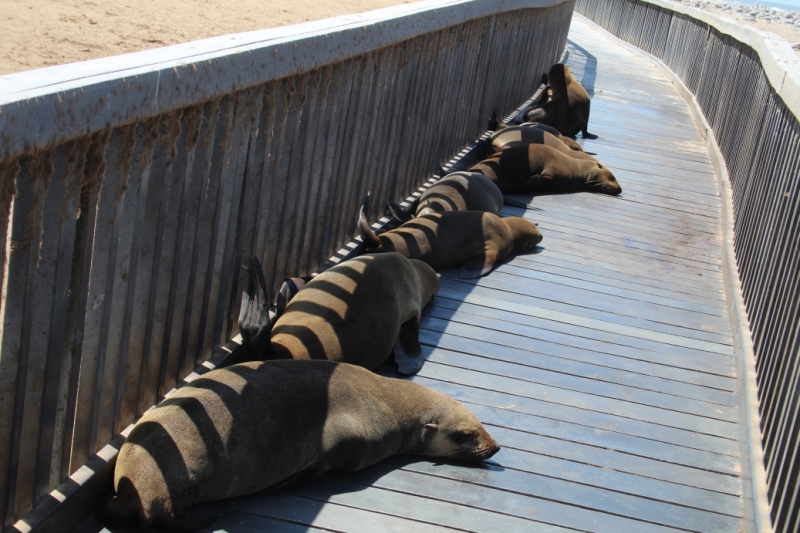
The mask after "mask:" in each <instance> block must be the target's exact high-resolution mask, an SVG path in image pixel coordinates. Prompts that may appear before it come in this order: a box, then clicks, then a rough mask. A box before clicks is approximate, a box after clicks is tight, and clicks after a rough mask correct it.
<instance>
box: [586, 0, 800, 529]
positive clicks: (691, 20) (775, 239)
mask: <svg viewBox="0 0 800 533" xmlns="http://www.w3.org/2000/svg"><path fill="white" fill-rule="evenodd" d="M659 4H660V5H659ZM576 9H577V10H578V11H579V12H580V13H582V14H584V15H586V16H587V17H589V18H590V19H591V20H594V21H595V22H597V23H598V24H600V25H601V26H603V27H604V28H606V29H607V30H609V31H610V32H611V33H613V34H614V35H616V36H618V37H620V38H621V39H623V40H625V41H628V42H630V43H631V44H633V45H635V46H637V47H639V48H641V49H643V50H645V51H646V52H648V53H650V54H652V55H654V56H655V57H657V58H658V59H660V60H661V61H663V62H664V63H665V64H666V66H667V67H669V69H671V70H672V71H673V72H674V73H675V74H677V75H678V77H679V78H680V79H681V80H682V81H683V83H684V84H685V85H686V87H687V88H688V89H689V90H690V91H691V92H692V93H693V94H694V95H695V98H696V100H697V103H698V105H699V106H700V108H701V109H702V112H703V114H704V115H705V117H706V120H707V121H708V123H709V125H710V126H711V128H712V129H713V131H714V135H715V138H716V141H717V143H718V146H719V149H720V151H721V153H722V154H723V157H724V159H725V164H726V166H727V169H728V174H729V177H730V181H731V187H732V199H733V206H734V213H735V217H734V235H733V239H734V245H735V252H736V259H737V262H738V266H739V275H740V279H741V285H742V292H743V296H744V301H745V304H746V307H747V314H748V317H749V321H750V326H751V333H752V338H753V348H754V353H755V368H756V380H757V383H758V398H759V411H760V418H761V430H762V434H763V448H764V458H765V463H766V464H765V467H766V475H767V490H768V495H769V499H770V507H771V518H772V524H773V526H774V528H775V531H778V532H781V533H795V532H797V531H800V451H799V450H800V415H799V413H800V164H798V161H800V123H799V122H798V116H797V115H796V114H795V113H796V112H797V107H796V104H797V99H798V98H800V94H797V91H796V86H793V85H792V86H787V85H789V84H787V83H783V84H780V85H779V86H778V87H777V89H776V87H775V82H776V80H780V79H781V78H780V76H779V75H776V74H775V72H774V71H773V73H772V74H770V72H768V71H767V70H768V69H769V68H771V67H774V65H772V66H770V65H766V66H765V65H764V63H765V60H764V57H763V56H762V54H760V53H759V51H757V50H755V49H754V48H753V47H752V46H751V45H752V44H754V43H753V41H754V40H757V39H758V38H760V37H759V36H756V37H755V38H753V39H750V40H749V42H748V41H745V42H743V41H742V40H740V39H739V38H734V36H732V35H731V34H729V33H725V32H721V31H720V30H719V29H718V28H717V27H716V26H715V25H714V24H710V23H709V22H708V21H707V20H699V19H698V18H695V17H694V16H690V14H687V13H681V12H677V10H678V9H680V8H679V7H678V6H676V8H675V9H674V10H673V9H671V8H669V7H667V6H666V5H665V2H655V1H654V2H649V1H640V0H578V2H577V5H576ZM683 11H688V10H686V9H685V8H684V9H683ZM702 18H705V19H710V18H711V17H710V16H708V15H704V16H703V17H702ZM741 33H745V32H744V31H742V32H741ZM752 33H754V34H755V33H757V32H752ZM756 44H758V43H756ZM762 48H763V47H762ZM768 60H769V59H768ZM793 75H796V73H792V72H788V73H786V74H785V76H787V77H788V76H793ZM790 81H793V80H790ZM785 100H788V102H787V101H785ZM793 110H794V112H793Z"/></svg>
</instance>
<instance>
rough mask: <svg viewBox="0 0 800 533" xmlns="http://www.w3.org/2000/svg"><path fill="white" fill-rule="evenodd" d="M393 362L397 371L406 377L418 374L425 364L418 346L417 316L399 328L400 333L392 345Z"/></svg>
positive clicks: (420, 348) (420, 347)
mask: <svg viewBox="0 0 800 533" xmlns="http://www.w3.org/2000/svg"><path fill="white" fill-rule="evenodd" d="M394 362H395V363H397V371H398V372H400V373H401V374H403V375H406V376H411V375H414V374H416V373H417V372H419V370H420V369H421V368H422V365H423V363H425V359H424V358H423V357H422V346H420V345H419V317H418V316H415V317H414V318H412V319H411V320H408V321H407V322H405V323H403V324H402V325H401V326H400V333H399V334H398V335H397V342H395V344H394Z"/></svg>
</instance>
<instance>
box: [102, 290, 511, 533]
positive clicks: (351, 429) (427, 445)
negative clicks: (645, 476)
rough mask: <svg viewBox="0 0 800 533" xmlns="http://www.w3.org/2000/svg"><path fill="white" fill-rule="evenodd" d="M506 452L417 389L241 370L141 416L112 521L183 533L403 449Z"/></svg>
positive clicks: (276, 368)
mask: <svg viewBox="0 0 800 533" xmlns="http://www.w3.org/2000/svg"><path fill="white" fill-rule="evenodd" d="M302 292H303V291H301V292H300V294H302ZM498 449H499V446H498V445H497V443H496V442H495V441H494V440H493V439H492V438H491V437H490V436H489V434H488V433H487V432H486V430H485V429H484V428H483V426H482V425H481V423H480V422H479V421H478V419H477V418H476V417H475V415H473V414H472V413H471V412H470V411H469V410H467V409H466V408H465V407H464V406H463V405H461V404H460V403H458V402H456V401H455V400H453V399H452V398H449V397H447V396H445V395H444V394H441V393H438V392H435V391H433V390H430V389H428V388H426V387H423V386H421V385H418V384H415V383H411V382H408V381H403V380H397V379H390V378H385V377H381V376H378V375H375V374H373V373H371V372H369V371H367V370H365V369H363V368H359V367H356V366H353V365H347V364H339V363H334V362H330V361H267V362H251V363H242V364H238V365H233V366H231V367H228V368H224V369H218V370H213V371H211V372H209V373H207V374H205V375H203V376H201V377H200V378H198V379H196V380H194V381H193V382H191V383H189V384H188V385H186V386H184V387H182V388H181V389H179V390H178V391H176V392H175V393H174V394H173V395H172V396H170V397H169V398H168V399H166V400H165V401H163V402H162V403H161V404H160V405H159V406H158V407H156V408H155V409H153V410H151V411H149V412H147V413H146V414H145V415H144V416H143V417H142V418H141V420H140V421H139V422H138V423H137V424H136V426H135V427H134V428H133V430H132V431H131V433H130V435H129V436H128V438H127V440H126V442H125V444H124V445H123V446H122V449H121V450H120V452H119V456H118V458H117V464H116V468H115V470H114V487H115V489H116V492H117V495H116V498H115V499H114V500H113V501H112V502H111V503H110V505H109V506H108V507H107V509H106V512H105V515H106V517H108V518H109V519H112V520H113V519H117V522H124V521H125V519H131V518H132V519H134V520H137V519H138V522H139V524H140V526H141V528H142V529H143V530H146V529H149V528H150V526H152V525H158V526H165V527H168V528H174V527H176V526H177V527H181V528H185V527H187V526H186V524H187V523H191V514H192V506H194V505H195V504H198V503H200V502H209V501H214V500H221V499H224V498H231V497H235V496H239V495H244V494H250V493H253V492H256V491H259V490H262V489H265V488H267V487H270V486H273V485H275V484H277V483H280V482H282V481H285V480H288V479H290V478H291V479H294V478H296V477H301V478H306V477H311V476H317V475H320V474H322V473H324V472H327V471H330V470H339V471H350V470H358V469H360V468H364V467H366V466H368V465H371V464H373V463H375V462H377V461H380V460H381V459H383V458H385V457H388V456H391V455H394V454H398V453H411V454H420V455H430V456H438V457H456V458H459V459H465V460H474V461H480V460H483V459H486V458H488V457H490V456H491V455H493V454H494V453H495V452H497V450H498ZM199 507H202V506H199ZM196 509H197V508H195V510H196ZM205 525H207V524H200V523H197V522H196V521H195V522H194V523H191V526H188V527H190V528H200V527H205Z"/></svg>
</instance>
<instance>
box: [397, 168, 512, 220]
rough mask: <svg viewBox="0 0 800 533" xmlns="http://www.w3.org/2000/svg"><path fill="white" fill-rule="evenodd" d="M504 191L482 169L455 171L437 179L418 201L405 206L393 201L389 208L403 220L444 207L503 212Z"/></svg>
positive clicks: (440, 210)
mask: <svg viewBox="0 0 800 533" xmlns="http://www.w3.org/2000/svg"><path fill="white" fill-rule="evenodd" d="M502 208H503V193H501V192H500V189H498V188H497V185H495V184H494V183H492V181H491V180H489V179H488V178H487V177H486V176H484V175H483V174H480V173H478V172H453V173H452V174H448V175H447V176H445V177H443V178H441V179H440V180H439V181H437V182H436V183H434V184H433V185H432V186H431V187H430V188H429V189H428V190H427V191H425V192H424V193H422V196H420V197H419V200H417V201H416V202H415V203H413V204H411V205H410V206H409V207H408V208H406V209H403V208H402V207H400V206H399V205H398V204H396V203H394V202H389V211H391V213H392V215H394V217H395V218H396V219H398V220H399V221H400V222H408V221H409V220H411V218H412V214H413V216H422V215H427V214H430V213H441V212H443V211H486V212H488V213H492V214H495V215H497V216H500V210H501V209H502Z"/></svg>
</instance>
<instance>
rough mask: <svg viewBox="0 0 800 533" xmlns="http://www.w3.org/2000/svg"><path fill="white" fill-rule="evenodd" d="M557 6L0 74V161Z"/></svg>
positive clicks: (452, 9)
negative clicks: (499, 17) (451, 30)
mask: <svg viewBox="0 0 800 533" xmlns="http://www.w3.org/2000/svg"><path fill="white" fill-rule="evenodd" d="M565 1H567V0H426V1H423V2H418V3H414V4H408V5H400V6H395V7H389V8H385V9H378V10H374V11H369V12H366V13H361V14H355V15H343V16H340V17H333V18H328V19H323V20H319V21H314V22H307V23H302V24H296V25H292V26H284V27H278V28H270V29H266V30H257V31H250V32H244V33H237V34H230V35H222V36H218V37H211V38H208V39H201V40H198V41H192V42H188V43H183V44H177V45H173V46H167V47H163V48H157V49H154V50H145V51H141V52H133V53H129V54H122V55H119V56H113V57H108V58H102V59H93V60H89V61H83V62H79V63H71V64H67V65H59V66H55V67H46V68H41V69H35V70H30V71H24V72H19V73H15V74H9V75H5V76H0V161H2V160H4V159H6V158H9V157H13V156H16V155H20V154H25V153H33V152H35V151H37V150H41V149H43V148H47V147H49V146H53V145H55V144H58V143H61V142H64V141H66V140H69V139H73V138H77V137H82V136H85V135H90V134H92V133H95V132H97V131H102V130H105V129H107V128H114V127H116V126H120V125H123V124H128V123H130V122H133V121H136V120H141V119H142V118H146V117H149V116H155V115H160V114H163V113H167V112H170V111H173V110H176V109H180V108H183V107H186V106H188V105H192V104H196V103H198V102H203V101H207V100H211V99H213V98H217V97H219V96H221V95H224V94H229V93H231V92H233V91H238V90H242V89H245V88H248V87H252V86H254V85H258V84H260V83H264V82H266V81H269V80H273V79H278V78H283V77H286V76H291V75H295V74H299V73H302V72H307V71H310V70H313V69H315V68H318V67H321V66H323V65H327V64H331V63H336V62H339V61H343V60H345V59H348V58H351V57H355V56H357V55H360V54H364V53H367V52H370V51H373V50H378V49H380V48H383V47H386V46H390V45H392V44H395V43H398V42H401V41H405V40H408V39H411V38H414V37H417V36H420V35H424V34H426V33H430V32H432V31H436V30H441V29H444V28H447V27H451V26H456V25H458V24H461V23H464V22H466V21H469V20H474V19H477V18H480V17H484V16H488V15H493V14H501V13H505V12H508V11H515V10H518V9H525V8H545V7H551V6H554V5H558V4H561V3H564V2H565ZM431 10H434V11H431ZM390 21H391V24H387V23H388V22H390ZM332 40H334V41H335V42H332ZM212 72H213V76H209V73H212ZM164 87H168V88H169V90H164ZM45 117H46V120H45Z"/></svg>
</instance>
